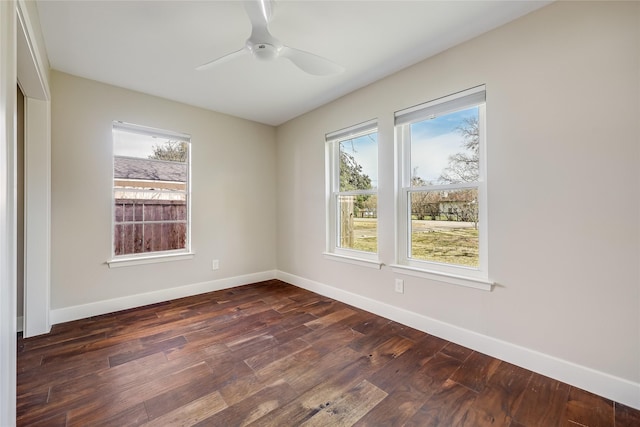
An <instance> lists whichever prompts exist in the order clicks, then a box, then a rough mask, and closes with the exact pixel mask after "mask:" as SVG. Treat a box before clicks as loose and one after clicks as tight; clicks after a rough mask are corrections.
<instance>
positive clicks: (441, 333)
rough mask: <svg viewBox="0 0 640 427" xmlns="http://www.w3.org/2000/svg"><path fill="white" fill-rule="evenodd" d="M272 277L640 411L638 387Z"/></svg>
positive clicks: (332, 290)
mask: <svg viewBox="0 0 640 427" xmlns="http://www.w3.org/2000/svg"><path fill="white" fill-rule="evenodd" d="M276 277H277V278H278V279H280V280H282V281H284V282H287V283H290V284H292V285H295V286H298V287H300V288H303V289H307V290H309V291H312V292H315V293H318V294H321V295H324V296H327V297H330V298H333V299H336V300H338V301H341V302H344V303H346V304H350V305H352V306H355V307H358V308H361V309H363V310H367V311H370V312H372V313H375V314H377V315H379V316H383V317H386V318H387V319H391V320H394V321H396V322H399V323H402V324H403V325H407V326H411V327H412V328H415V329H418V330H421V331H424V332H426V333H428V334H431V335H435V336H438V337H440V338H443V339H445V340H447V341H452V342H455V343H456V344H460V345H463V346H465V347H468V348H470V349H472V350H476V351H479V352H481V353H484V354H488V355H490V356H492V357H495V358H498V359H500V360H504V361H506V362H509V363H512V364H514V365H517V366H520V367H523V368H525V369H528V370H530V371H533V372H537V373H539V374H541V375H545V376H547V377H550V378H553V379H556V380H558V381H562V382H564V383H567V384H570V385H572V386H575V387H578V388H581V389H583V390H587V391H590V392H592V393H595V394H597V395H600V396H603V397H606V398H608V399H611V400H613V401H615V402H619V403H622V404H624V405H627V406H630V407H632V408H635V409H640V383H635V382H632V381H629V380H626V379H624V378H619V377H615V376H613V375H609V374H607V373H605V372H600V371H596V370H594V369H591V368H588V367H585V366H581V365H577V364H575V363H572V362H569V361H566V360H562V359H559V358H557V357H554V356H550V355H548V354H545V353H541V352H538V351H535V350H531V349H528V348H526V347H522V346H519V345H516V344H512V343H509V342H507V341H502V340H499V339H496V338H492V337H490V336H487V335H482V334H479V333H477V332H473V331H470V330H468V329H464V328H460V327H458V326H455V325H451V324H449V323H445V322H441V321H439V320H436V319H433V318H430V317H427V316H424V315H421V314H418V313H415V312H411V311H408V310H405V309H402V308H399V307H395V306H393V305H390V304H387V303H384V302H381V301H377V300H374V299H371V298H367V297H364V296H362V295H358V294H354V293H351V292H347V291H344V290H342V289H339V288H336V287H333V286H330V285H326V284H324V283H319V282H315V281H313V280H309V279H305V278H303V277H299V276H295V275H293V274H289V273H286V272H283V271H278V272H277V273H276Z"/></svg>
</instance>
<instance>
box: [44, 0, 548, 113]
mask: <svg viewBox="0 0 640 427" xmlns="http://www.w3.org/2000/svg"><path fill="white" fill-rule="evenodd" d="M548 3H549V2H548V1H481V0H478V1H398V0H393V1H363V0H360V1H326V0H324V1H308V0H304V1H279V2H278V3H277V4H276V8H275V14H274V16H273V18H272V21H271V23H270V25H269V30H270V31H271V34H272V35H274V36H275V37H277V38H279V39H280V40H281V41H282V42H283V43H284V44H286V45H289V46H291V47H295V48H298V49H303V50H306V51H309V52H312V53H315V54H316V55H320V56H324V57H326V58H329V59H331V60H332V61H333V62H336V63H338V64H340V65H342V66H344V68H345V71H344V72H343V73H341V74H339V75H332V76H322V77H320V76H312V75H308V74H305V73H304V72H302V71H301V70H299V69H298V68H296V67H295V66H294V65H293V64H292V63H290V62H289V61H287V60H284V59H278V60H276V61H273V62H263V61H258V60H256V59H254V58H253V57H251V56H248V55H247V56H244V57H241V58H237V59H235V60H233V61H230V62H226V63H224V64H221V65H219V66H216V67H214V68H212V69H209V70H207V71H195V67H196V66H198V65H200V64H202V63H204V62H207V61H209V60H211V59H214V58H217V57H219V56H222V55H224V54H226V53H230V52H232V51H235V50H237V49H240V48H241V47H243V46H244V42H245V40H246V39H247V38H248V37H249V34H250V31H251V25H250V23H249V19H248V17H247V15H246V12H245V9H244V7H243V5H242V3H241V2H239V1H49V0H40V1H38V10H39V14H40V21H41V25H42V31H43V34H44V39H45V45H46V50H47V54H48V57H49V62H50V64H51V67H52V68H54V69H56V70H59V71H63V72H66V73H70V74H74V75H77V76H81V77H86V78H89V79H93V80H97V81H100V82H105V83H109V84H113V85H116V86H121V87H124V88H128V89H132V90H136V91H140V92H144V93H147V94H151V95H156V96H160V97H163V98H168V99H172V100H176V101H180V102H183V103H186V104H190V105H195V106H198V107H203V108H206V109H210V110H214V111H219V112H222V113H226V114H230V115H233V116H237V117H242V118H245V119H250V120H254V121H257V122H261V123H266V124H270V125H279V124H281V123H284V122H286V121H287V120H290V119H292V118H294V117H296V116H298V115H300V114H303V113H305V112H307V111H310V110H312V109H314V108H316V107H318V106H320V105H323V104H325V103H327V102H329V101H332V100H334V99H336V98H339V97H340V96H342V95H345V94H347V93H349V92H352V91H353V90H356V89H358V88H361V87H363V86H366V85H368V84H370V83H372V82H374V81H376V80H379V79H381V78H382V77H385V76H387V75H389V74H392V73H394V72H396V71H398V70H401V69H403V68H406V67H408V66H410V65H412V64H415V63H417V62H419V61H421V60H423V59H425V58H428V57H430V56H432V55H435V54H437V53H439V52H442V51H443V50H446V49H448V48H450V47H452V46H455V45H456V44H459V43H461V42H463V41H465V40H469V39H471V38H473V37H475V36H477V35H479V34H482V33H484V32H486V31H489V30H491V29H493V28H495V27H497V26H500V25H502V24H505V23H507V22H509V21H511V20H513V19H516V18H518V17H520V16H522V15H524V14H526V13H529V12H531V11H533V10H535V9H538V8H540V7H542V6H544V5H546V4H548Z"/></svg>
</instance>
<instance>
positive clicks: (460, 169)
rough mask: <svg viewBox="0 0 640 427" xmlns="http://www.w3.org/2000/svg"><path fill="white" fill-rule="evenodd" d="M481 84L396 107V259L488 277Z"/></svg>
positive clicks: (427, 267)
mask: <svg viewBox="0 0 640 427" xmlns="http://www.w3.org/2000/svg"><path fill="white" fill-rule="evenodd" d="M484 97H485V92H484V87H479V88H474V89H470V90H468V91H465V92H461V93H460V94H455V95H452V96H450V97H445V98H442V99H439V100H436V101H432V102H430V103H427V104H423V105H421V106H417V107H412V108H411V109H407V110H404V111H401V112H398V113H396V135H397V138H398V144H399V156H398V157H399V158H398V161H399V171H400V177H399V182H400V188H399V195H398V196H399V201H400V204H399V221H398V243H399V244H398V261H399V263H400V264H404V265H407V266H410V267H415V268H420V269H424V270H433V271H440V272H444V273H450V274H458V275H463V276H471V277H478V278H486V277H487V253H486V252H487V250H486V247H487V243H486V241H487V236H486V230H487V227H486V201H485V197H486V187H485V185H486V179H485V173H486V172H485V165H484V160H485V156H484V150H485V138H484V135H485V113H484V112H485V104H484Z"/></svg>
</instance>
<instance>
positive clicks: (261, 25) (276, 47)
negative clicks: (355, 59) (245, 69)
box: [196, 0, 344, 76]
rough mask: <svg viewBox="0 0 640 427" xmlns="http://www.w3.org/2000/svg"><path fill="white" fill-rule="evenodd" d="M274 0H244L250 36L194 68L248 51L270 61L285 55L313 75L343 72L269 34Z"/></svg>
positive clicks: (333, 64)
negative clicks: (236, 47) (227, 50)
mask: <svg viewBox="0 0 640 427" xmlns="http://www.w3.org/2000/svg"><path fill="white" fill-rule="evenodd" d="M274 5H275V2H274V1H273V0H252V1H245V2H244V7H245V10H246V11H247V15H248V16H249V20H250V21H251V27H252V29H251V35H250V36H249V38H248V39H247V41H246V42H245V45H244V47H243V48H242V49H239V50H236V51H235V52H231V53H229V54H227V55H224V56H222V57H220V58H216V59H214V60H213V61H209V62H206V63H204V64H202V65H200V66H198V67H197V68H196V70H198V71H202V70H207V69H210V68H213V67H215V66H217V65H219V64H222V63H224V62H227V61H230V60H233V59H235V58H237V57H239V56H243V55H246V54H252V55H253V57H254V58H256V59H259V60H261V61H272V60H275V59H277V58H286V59H288V60H289V61H291V62H292V63H293V64H294V65H295V66H297V67H298V68H300V69H301V70H302V71H304V72H306V73H309V74H313V75H316V76H326V75H330V74H337V73H341V72H342V71H344V68H343V67H341V66H340V65H338V64H335V63H333V62H331V61H330V60H328V59H326V58H323V57H321V56H317V55H314V54H313V53H310V52H306V51H304V50H300V49H295V48H292V47H289V46H286V45H284V44H283V43H282V42H281V41H280V40H278V39H277V38H275V37H273V36H272V35H271V33H269V29H268V26H269V22H270V20H271V17H272V16H273V9H274Z"/></svg>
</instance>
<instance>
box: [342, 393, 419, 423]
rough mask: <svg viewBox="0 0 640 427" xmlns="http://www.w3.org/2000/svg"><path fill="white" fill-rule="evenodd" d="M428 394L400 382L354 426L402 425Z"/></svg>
mask: <svg viewBox="0 0 640 427" xmlns="http://www.w3.org/2000/svg"><path fill="white" fill-rule="evenodd" d="M427 397H428V395H427V394H425V393H424V392H422V391H421V390H418V389H416V388H414V387H412V386H411V385H410V384H409V385H405V384H399V385H398V387H396V388H395V389H394V390H393V392H392V393H391V394H389V395H388V396H386V397H385V398H384V399H383V400H382V401H381V402H380V403H379V404H378V405H376V406H375V407H374V408H372V409H371V410H370V411H369V412H367V413H366V414H365V415H364V416H363V417H362V418H360V419H359V420H357V422H356V423H355V424H353V425H354V426H357V427H364V426H401V425H404V424H405V423H406V422H407V421H408V420H409V419H410V418H411V417H412V416H413V415H414V414H415V413H416V412H417V411H418V410H419V409H420V407H421V406H422V405H423V404H424V402H425V401H426V400H427Z"/></svg>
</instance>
